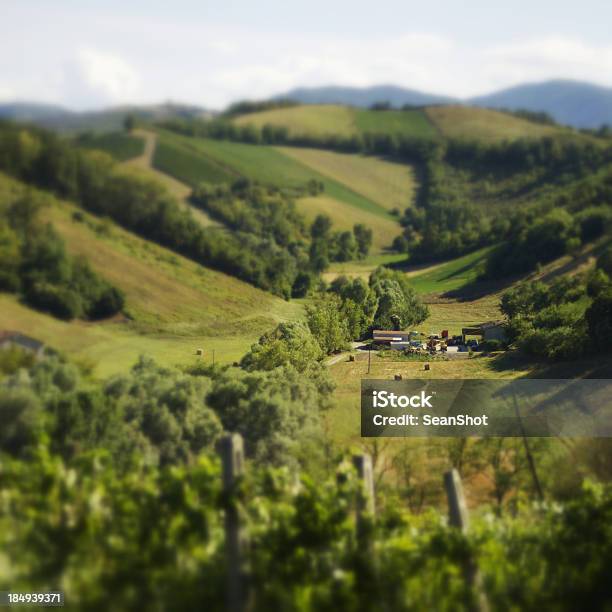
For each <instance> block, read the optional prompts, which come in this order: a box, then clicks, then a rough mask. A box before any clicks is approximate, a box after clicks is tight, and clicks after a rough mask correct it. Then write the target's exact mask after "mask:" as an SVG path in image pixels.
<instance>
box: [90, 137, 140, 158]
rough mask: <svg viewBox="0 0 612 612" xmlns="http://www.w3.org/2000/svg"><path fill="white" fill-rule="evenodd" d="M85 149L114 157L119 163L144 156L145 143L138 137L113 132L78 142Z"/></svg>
mask: <svg viewBox="0 0 612 612" xmlns="http://www.w3.org/2000/svg"><path fill="white" fill-rule="evenodd" d="M78 145H79V146H80V147H82V148H83V149H97V150H100V151H104V152H105V153H108V154H109V155H112V156H113V157H114V158H115V159H116V160H118V161H126V160H128V159H133V158H134V157H138V156H139V155H142V154H143V152H144V142H143V140H142V139H141V138H138V137H137V136H132V135H129V134H125V133H124V132H111V133H109V134H96V135H92V136H88V137H87V138H85V139H81V140H79V141H78Z"/></svg>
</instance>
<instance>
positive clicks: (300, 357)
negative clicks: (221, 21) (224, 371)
mask: <svg viewBox="0 0 612 612" xmlns="http://www.w3.org/2000/svg"><path fill="white" fill-rule="evenodd" d="M322 357H323V352H322V351H321V347H320V346H319V343H318V342H317V340H316V339H315V338H314V336H313V335H312V333H311V332H310V329H309V328H308V326H307V325H306V324H305V323H302V322H293V323H281V324H280V325H278V326H277V328H276V329H275V330H274V331H272V332H270V333H268V334H265V335H263V336H262V337H261V338H260V339H259V342H258V343H257V344H254V345H253V346H252V347H251V350H250V351H249V352H248V353H247V354H246V355H245V356H244V357H243V358H242V362H241V366H242V367H243V368H244V369H245V370H249V371H253V370H273V369H274V368H278V367H280V366H284V365H291V366H293V367H294V368H295V369H296V370H297V371H298V372H304V371H305V370H307V369H309V368H310V367H311V366H312V365H313V363H316V362H317V361H319V360H320V359H321V358H322Z"/></svg>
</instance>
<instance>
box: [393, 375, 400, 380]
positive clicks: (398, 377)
mask: <svg viewBox="0 0 612 612" xmlns="http://www.w3.org/2000/svg"><path fill="white" fill-rule="evenodd" d="M394 378H395V380H402V375H401V374H396V375H395V376H394Z"/></svg>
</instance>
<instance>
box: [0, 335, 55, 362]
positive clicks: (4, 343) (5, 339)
mask: <svg viewBox="0 0 612 612" xmlns="http://www.w3.org/2000/svg"><path fill="white" fill-rule="evenodd" d="M14 347H17V348H20V349H23V350H24V351H28V352H29V353H33V354H34V355H35V356H36V358H40V357H42V356H43V353H44V350H45V345H44V344H43V343H42V342H40V341H39V340H36V339H35V338H30V336H26V335H25V334H22V333H20V332H16V331H2V332H0V350H4V349H11V348H14Z"/></svg>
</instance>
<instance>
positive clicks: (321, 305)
mask: <svg viewBox="0 0 612 612" xmlns="http://www.w3.org/2000/svg"><path fill="white" fill-rule="evenodd" d="M306 320H307V321H308V327H309V328H310V331H311V332H312V335H313V336H314V337H315V338H316V339H317V342H318V343H319V346H320V347H321V350H322V351H323V353H325V354H326V355H331V354H332V353H336V352H338V351H341V350H343V349H346V348H347V347H348V343H349V341H350V340H351V338H350V335H349V328H348V325H347V321H346V319H345V318H344V316H343V314H342V301H341V300H340V298H338V296H336V295H333V294H332V295H328V296H322V297H319V298H318V299H317V300H316V302H314V303H313V304H310V305H308V306H307V307H306Z"/></svg>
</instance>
